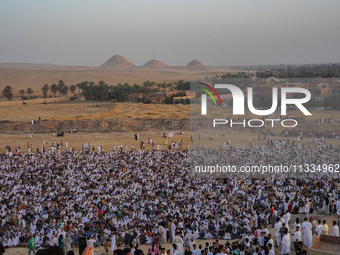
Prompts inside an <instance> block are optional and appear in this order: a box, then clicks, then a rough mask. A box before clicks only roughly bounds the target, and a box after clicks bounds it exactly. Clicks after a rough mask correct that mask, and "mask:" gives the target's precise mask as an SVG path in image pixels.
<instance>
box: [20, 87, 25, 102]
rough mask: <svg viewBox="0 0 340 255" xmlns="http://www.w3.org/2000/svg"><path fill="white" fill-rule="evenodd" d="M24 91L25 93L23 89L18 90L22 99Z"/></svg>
mask: <svg viewBox="0 0 340 255" xmlns="http://www.w3.org/2000/svg"><path fill="white" fill-rule="evenodd" d="M25 93H26V92H25V90H24V89H22V90H20V91H19V94H20V96H21V99H22V100H24V98H25Z"/></svg>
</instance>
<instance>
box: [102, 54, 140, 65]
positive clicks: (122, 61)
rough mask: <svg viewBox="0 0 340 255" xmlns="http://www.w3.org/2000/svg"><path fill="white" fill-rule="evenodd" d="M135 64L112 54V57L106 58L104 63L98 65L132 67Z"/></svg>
mask: <svg viewBox="0 0 340 255" xmlns="http://www.w3.org/2000/svg"><path fill="white" fill-rule="evenodd" d="M134 66H135V65H134V64H132V63H131V62H129V61H127V60H126V59H125V58H123V57H122V56H120V55H114V56H113V57H112V58H110V59H108V60H107V61H106V62H105V63H104V64H102V65H101V66H100V67H104V68H128V67H134Z"/></svg>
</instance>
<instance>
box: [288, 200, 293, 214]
mask: <svg viewBox="0 0 340 255" xmlns="http://www.w3.org/2000/svg"><path fill="white" fill-rule="evenodd" d="M292 207H293V205H292V202H290V203H289V205H288V212H292Z"/></svg>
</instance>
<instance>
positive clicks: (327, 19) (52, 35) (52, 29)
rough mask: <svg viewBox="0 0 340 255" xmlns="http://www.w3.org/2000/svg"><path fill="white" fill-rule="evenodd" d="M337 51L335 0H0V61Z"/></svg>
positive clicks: (298, 60)
mask: <svg viewBox="0 0 340 255" xmlns="http://www.w3.org/2000/svg"><path fill="white" fill-rule="evenodd" d="M339 46H340V1H339V0H333V1H330V0H314V1H313V0H304V1H300V0H122V1H115V0H93V1H90V0H55V1H46V0H30V1H28V0H0V63H2V62H29V63H52V64H64V65H85V66H99V65H101V64H102V63H104V62H105V61H106V60H107V59H108V58H110V57H111V56H113V55H115V54H119V55H121V56H123V57H125V58H126V59H127V60H129V61H131V62H132V63H134V64H136V65H143V64H144V63H145V62H147V61H149V60H150V59H154V58H155V59H158V60H160V61H162V62H164V63H165V64H168V65H186V64H187V63H188V62H189V61H191V60H193V59H198V60H200V61H201V62H202V63H203V64H205V65H208V66H224V65H226V66H227V65H228V66H230V65H250V64H253V65H258V64H281V63H283V64H305V63H329V62H333V63H334V62H340V47H339Z"/></svg>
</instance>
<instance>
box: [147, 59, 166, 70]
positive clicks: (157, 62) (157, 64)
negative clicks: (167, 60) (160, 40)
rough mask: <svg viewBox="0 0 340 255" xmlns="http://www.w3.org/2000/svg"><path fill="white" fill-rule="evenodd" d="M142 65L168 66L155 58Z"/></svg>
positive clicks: (153, 66)
mask: <svg viewBox="0 0 340 255" xmlns="http://www.w3.org/2000/svg"><path fill="white" fill-rule="evenodd" d="M143 67H150V68H158V67H169V66H167V65H166V64H164V63H162V62H161V61H159V60H157V59H152V60H150V61H148V62H146V63H145V64H144V65H143Z"/></svg>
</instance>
